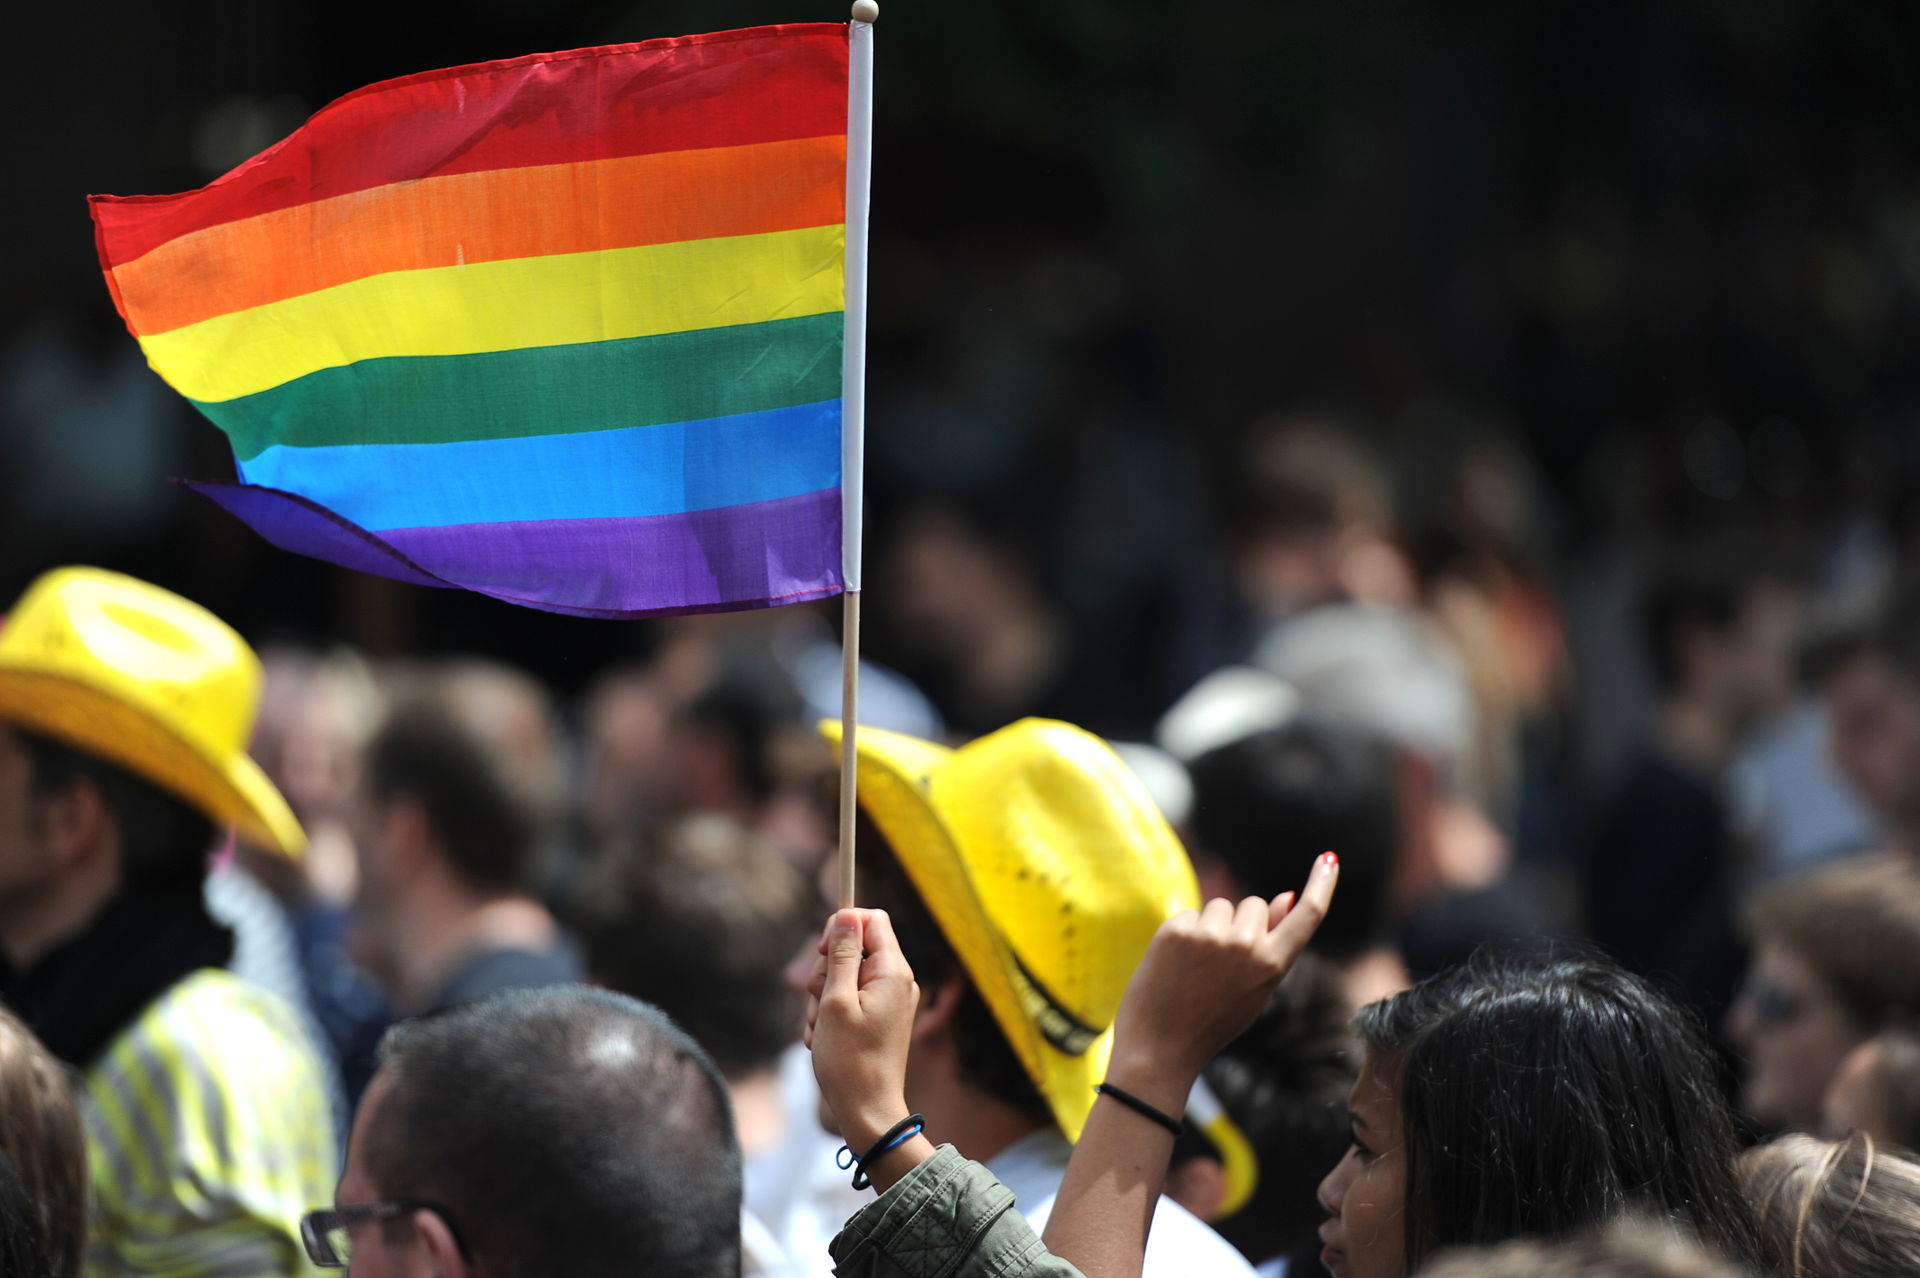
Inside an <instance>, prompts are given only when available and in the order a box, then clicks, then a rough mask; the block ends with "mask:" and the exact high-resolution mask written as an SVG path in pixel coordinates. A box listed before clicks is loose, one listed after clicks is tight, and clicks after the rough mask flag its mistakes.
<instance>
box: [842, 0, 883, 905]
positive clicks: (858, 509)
mask: <svg viewBox="0 0 1920 1278" xmlns="http://www.w3.org/2000/svg"><path fill="white" fill-rule="evenodd" d="M879 16H880V6H879V4H877V3H876V2H875V0H854V5H853V21H852V23H851V24H850V25H849V27H848V29H847V274H846V281H847V296H846V317H847V319H846V342H845V349H844V356H843V358H844V363H843V365H842V368H841V373H842V376H841V390H840V395H841V401H840V402H841V414H840V501H841V519H840V575H841V580H842V581H843V583H844V588H845V593H844V594H843V595H842V596H841V617H842V626H841V632H840V905H841V907H842V908H843V909H844V908H846V907H848V906H851V905H852V904H853V903H854V902H853V897H854V891H853V866H854V862H853V832H854V813H855V812H857V811H858V810H859V808H858V803H859V796H858V794H857V792H856V786H857V784H858V781H859V769H858V767H857V766H856V760H857V759H858V758H859V754H858V745H857V743H856V741H855V737H857V736H858V735H859V730H860V541H861V516H862V513H863V509H862V498H863V496H864V493H865V484H866V429H867V211H868V194H869V191H870V188H871V184H872V177H873V23H874V20H875V19H876V18H878V17H879Z"/></svg>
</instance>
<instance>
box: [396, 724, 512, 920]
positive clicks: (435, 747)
mask: <svg viewBox="0 0 1920 1278" xmlns="http://www.w3.org/2000/svg"><path fill="white" fill-rule="evenodd" d="M367 784H368V786H369V788H370V790H371V792H372V794H373V797H374V799H375V801H376V802H379V803H381V804H387V803H392V802H394V801H396V800H398V799H403V798H404V799H412V800H413V801H415V802H417V803H418V804H419V805H420V806H421V807H422V808H423V809H425V811H426V815H427V823H428V824H429V825H430V826H432V827H433V832H434V835H435V836H436V837H437V838H438V840H439V842H440V847H441V849H442V850H443V851H444V852H445V853H446V857H447V860H448V862H449V863H450V864H451V865H452V866H453V870H454V872H455V873H456V874H457V875H459V877H460V879H461V880H462V881H463V882H465V883H466V884H468V885H469V886H470V887H473V888H475V889H478V890H482V891H501V892H505V891H514V890H517V889H524V888H527V887H530V886H532V883H531V880H532V878H533V872H534V866H533V864H532V862H533V856H534V836H535V831H536V829H537V826H538V822H537V820H536V818H535V815H534V812H533V810H532V807H531V805H530V803H529V802H528V801H527V798H526V796H524V795H522V794H521V793H520V792H519V791H518V790H517V789H516V788H515V786H514V785H513V784H512V782H511V781H510V779H509V778H508V777H507V776H506V774H505V770H504V768H503V767H502V766H501V764H500V762H499V761H498V760H497V759H495V758H494V756H493V755H492V753H491V752H490V751H489V750H488V748H487V747H486V746H485V745H484V744H482V743H481V742H480V741H479V740H478V739H476V738H475V737H474V736H473V734H472V733H470V732H468V731H467V730H466V729H465V728H463V727H461V726H460V724H459V723H458V722H457V721H456V720H455V719H454V718H453V717H452V716H451V715H450V714H448V713H447V712H446V711H444V710H442V709H440V708H439V707H437V706H435V705H433V704H432V703H430V702H425V701H422V702H416V703H414V704H411V705H407V706H403V707H401V708H400V709H399V710H396V711H395V712H394V713H393V715H392V716H391V717H389V718H388V720H387V722H386V723H385V724H384V725H383V726H382V727H381V729H380V731H379V732H378V733H377V734H375V736H374V738H373V741H372V742H371V743H370V744H369V745H368V746H367Z"/></svg>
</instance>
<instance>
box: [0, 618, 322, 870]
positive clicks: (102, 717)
mask: <svg viewBox="0 0 1920 1278" xmlns="http://www.w3.org/2000/svg"><path fill="white" fill-rule="evenodd" d="M0 720H3V721H5V722H8V723H13V724H17V725H19V726H20V727H23V728H26V729H28V730H29V731H33V732H38V733H40V734H41V735H43V736H47V737H52V738H54V739H55V740H58V741H62V742H65V743H66V744H68V745H72V746H77V747H79V748H81V749H83V750H86V751H88V752H89V753H92V754H97V755H99V756H100V757H101V758H103V759H106V760H108V761H110V762H112V763H116V764H119V765H120V766H121V767H123V768H125V769H127V770H128V771H129V772H132V773H134V774H135V775H137V776H140V777H142V778H144V779H146V780H148V781H151V782H152V783H153V784H154V785H156V786H158V787H160V788H161V789H162V790H165V791H167V792H168V793H169V794H173V795H176V796H178V797H179V798H181V799H183V800H185V801H186V802H187V803H189V804H191V805H192V806H193V807H195V808H196V809H198V810H199V811H201V812H204V813H205V814H206V815H207V816H208V817H209V818H210V819H212V820H213V821H214V822H216V823H217V824H219V825H222V826H231V827H232V828H233V830H234V831H235V833H236V834H238V836H239V837H240V838H241V839H242V840H244V841H245V842H247V843H250V844H252V845H254V846H256V847H261V848H265V849H268V850H270V851H274V852H279V853H281V854H283V855H286V856H293V857H297V856H300V855H301V854H303V853H304V852H305V851H306V846H307V839H306V835H305V833H304V832H303V831H302V830H301V828H300V822H299V821H298V820H297V819H296V818H295V817H294V815H293V810H292V809H291V808H289V807H288V806H287V801H286V800H285V799H284V798H282V797H281V795H280V792H279V791H278V790H277V789H275V788H274V785H273V782H271V781H269V780H268V779H267V775H266V773H264V772H262V771H261V770H260V768H259V765H257V764H255V763H254V761H253V760H252V759H250V758H248V757H247V756H246V755H245V754H242V753H234V754H231V755H228V756H226V757H224V758H223V757H218V756H217V754H216V752H214V751H212V750H209V749H208V748H207V747H206V746H204V745H202V744H200V743H198V742H195V741H193V740H191V739H190V738H189V737H187V736H186V735H184V734H182V733H180V732H177V731H174V730H173V729H171V728H169V727H167V726H166V725H165V724H163V723H162V722H160V721H159V720H158V719H156V718H155V717H154V716H153V715H151V714H149V713H147V712H146V711H144V710H142V709H141V708H139V707H138V706H135V705H133V704H131V703H129V702H128V701H127V700H125V699H124V698H122V697H119V696H116V695H115V694H113V693H111V692H108V691H105V690H103V689H100V688H97V687H95V686H93V685H92V684H89V683H86V682H84V681H82V680H79V679H75V678H71V677H69V676H66V675H61V674H53V673H49V672H47V671H44V670H36V669H32V668H31V667H27V666H23V665H22V664H20V663H19V662H17V661H16V660H13V659H11V654H4V653H0Z"/></svg>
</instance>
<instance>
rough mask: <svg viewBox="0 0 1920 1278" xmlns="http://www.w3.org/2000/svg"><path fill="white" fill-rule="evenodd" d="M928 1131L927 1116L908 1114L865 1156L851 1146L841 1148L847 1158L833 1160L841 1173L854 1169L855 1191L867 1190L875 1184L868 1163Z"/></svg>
mask: <svg viewBox="0 0 1920 1278" xmlns="http://www.w3.org/2000/svg"><path fill="white" fill-rule="evenodd" d="M926 1129H927V1118H926V1115H924V1114H908V1115H907V1116H906V1117H905V1118H903V1119H901V1120H900V1121H899V1122H897V1123H895V1124H894V1125H893V1126H891V1127H889V1128H887V1134H886V1135H884V1136H882V1137H881V1138H880V1139H879V1140H876V1141H875V1142H873V1148H871V1149H869V1150H868V1151H867V1152H866V1153H865V1154H863V1155H856V1154H855V1153H854V1152H853V1149H852V1148H851V1147H850V1146H847V1145H842V1146H841V1147H840V1154H845V1155H846V1157H845V1158H842V1157H840V1154H835V1155H834V1159H833V1160H834V1162H835V1163H837V1164H839V1167H840V1170H841V1171H845V1170H847V1169H848V1168H849V1167H851V1168H853V1187H854V1188H855V1189H865V1188H867V1187H868V1186H870V1185H872V1184H873V1180H872V1178H871V1177H869V1176H868V1175H867V1164H868V1163H870V1162H872V1161H873V1160H874V1159H876V1158H878V1157H880V1156H881V1155H882V1154H885V1153H887V1152H888V1151H890V1150H892V1149H894V1148H896V1147H898V1146H900V1145H904V1144H906V1143H907V1142H908V1141H909V1140H911V1139H913V1138H914V1137H915V1136H917V1135H919V1134H920V1133H921V1132H923V1131H925V1130H926Z"/></svg>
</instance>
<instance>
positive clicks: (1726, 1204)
mask: <svg viewBox="0 0 1920 1278" xmlns="http://www.w3.org/2000/svg"><path fill="white" fill-rule="evenodd" d="M1354 1028H1355V1029H1356V1031H1357V1032H1358V1033H1359V1035H1360V1038H1361V1041H1362V1042H1363V1043H1364V1044H1365V1046H1366V1047H1367V1049H1368V1051H1369V1052H1370V1053H1372V1055H1373V1059H1374V1060H1375V1061H1376V1063H1377V1064H1376V1068H1386V1069H1388V1070H1390V1072H1389V1073H1388V1075H1387V1077H1389V1079H1390V1080H1391V1085H1392V1086H1393V1089H1394V1091H1395V1094H1396V1096H1397V1097H1398V1100H1399V1102H1400V1109H1401V1114H1402V1118H1403V1122H1404V1131H1405V1149H1406V1158H1407V1173H1406V1174H1407V1189H1406V1213H1405V1217H1406V1255H1407V1267H1408V1269H1409V1270H1413V1269H1417V1268H1418V1267H1419V1265H1420V1263H1421V1261H1422V1260H1424V1259H1425V1258H1426V1257H1427V1256H1428V1255H1430V1254H1431V1253H1432V1252H1434V1251H1435V1250H1437V1249H1439V1248H1442V1247H1460V1246H1484V1245H1487V1244H1490V1243H1497V1242H1504V1241H1506V1240H1508V1239H1512V1238H1522V1237H1547V1238H1559V1237H1565V1236H1568V1235H1571V1234H1574V1233H1577V1232H1578V1231H1580V1230H1583V1229H1589V1228H1592V1227H1595V1226H1597V1225H1600V1224H1603V1223H1605V1222H1607V1221H1610V1220H1612V1219H1614V1218H1616V1217H1618V1216H1620V1215H1621V1214H1623V1213H1626V1212H1630V1211H1643V1212H1649V1213H1651V1214H1654V1215H1657V1216H1662V1217H1665V1218H1667V1219H1670V1220H1673V1221H1676V1222H1678V1223H1681V1224H1684V1225H1686V1226H1687V1227H1688V1228H1690V1229H1691V1230H1693V1232H1695V1233H1696V1234H1698V1235H1699V1236H1700V1237H1701V1238H1702V1239H1703V1240H1704V1241H1705V1242H1706V1243H1707V1244H1708V1245H1709V1246H1712V1247H1715V1248H1717V1249H1719V1250H1721V1251H1723V1252H1724V1253H1726V1254H1727V1255H1728V1256H1730V1257H1733V1258H1735V1259H1736V1260H1740V1261H1751V1260H1752V1258H1753V1247H1754V1244H1753V1222H1752V1217H1751V1214H1750V1213H1749V1211H1748V1210H1747V1207H1746V1204H1745V1202H1744V1200H1743V1199H1742V1198H1741V1196H1740V1193H1739V1188H1738V1186H1737V1184H1736V1182H1735V1180H1734V1172H1733V1157H1734V1153H1735V1151H1736V1150H1737V1149H1738V1147H1739V1146H1738V1140H1737V1137H1736V1134H1735V1126H1734V1120H1733V1116H1732V1113H1731V1112H1730V1111H1729V1109H1728V1107H1727V1102H1726V1099H1725V1095H1724V1092H1723V1091H1722V1089H1721V1087H1720V1086H1719V1083H1720V1078H1719V1073H1720V1071H1719V1068H1718V1066H1717V1064H1716V1062H1715V1059H1714V1056H1713V1053H1712V1051H1711V1050H1710V1049H1709V1048H1708V1046H1707V1040H1706V1036H1705V1031H1704V1029H1703V1028H1702V1027H1701V1026H1700V1024H1699V1023H1698V1022H1697V1021H1696V1020H1695V1019H1694V1018H1693V1016H1692V1015H1691V1014H1690V1013H1688V1012H1686V1011H1683V1010H1682V1009H1681V1008H1680V1007H1679V1006H1678V1005H1676V1004H1675V1003H1673V1002H1672V1001H1671V1000H1669V999H1668V998H1667V997H1666V996H1665V995H1663V994H1661V993H1659V992H1658V991H1657V990H1656V989H1655V988H1654V987H1653V986H1651V985H1649V984H1648V983H1647V982H1646V981H1643V980H1641V979H1640V978H1639V977H1637V976H1634V975H1632V974H1631V973H1629V972H1627V971H1626V970H1624V969H1623V968H1620V967H1618V966H1616V965H1614V964H1612V963H1610V962H1606V961H1604V960H1601V959H1596V958H1591V957H1587V956H1584V955H1580V956H1575V957H1560V958H1551V959H1547V960H1544V961H1534V962H1516V961H1512V960H1497V959H1491V958H1485V959H1479V960H1476V961H1475V962H1473V963H1470V964H1468V965H1466V966H1463V967H1460V968H1456V969H1454V970H1452V971H1449V972H1445V973H1442V974H1441V975H1439V976H1435V977H1433V978H1431V979H1429V980H1426V981H1423V982H1421V983H1420V984H1419V985H1416V986H1414V987H1413V988H1412V989H1410V990H1407V991H1405V992H1403V993H1400V994H1396V995H1395V996H1393V997H1392V998H1389V999H1385V1000H1383V1001H1381V1002H1378V1003H1373V1004H1370V1005H1368V1006H1367V1007H1364V1008H1362V1009H1361V1010H1360V1013H1359V1015H1358V1016H1357V1017H1355V1019H1354ZM1381 1058H1390V1059H1388V1060H1386V1061H1385V1062H1384V1064H1379V1062H1381Z"/></svg>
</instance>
